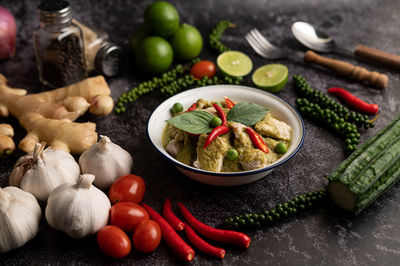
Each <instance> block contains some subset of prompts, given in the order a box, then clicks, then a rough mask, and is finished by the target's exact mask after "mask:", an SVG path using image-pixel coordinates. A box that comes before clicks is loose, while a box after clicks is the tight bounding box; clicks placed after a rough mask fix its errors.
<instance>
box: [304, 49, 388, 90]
mask: <svg viewBox="0 0 400 266" xmlns="http://www.w3.org/2000/svg"><path fill="white" fill-rule="evenodd" d="M304 61H305V62H306V63H311V64H316V65H320V66H323V67H325V68H327V69H329V70H331V71H333V72H335V73H337V74H339V75H342V76H345V77H349V78H351V79H354V80H356V81H361V82H363V83H366V84H368V85H372V86H375V87H376V88H378V89H384V88H386V86H387V85H388V83H389V78H388V76H387V75H385V74H381V73H378V72H376V71H369V70H367V69H366V68H363V67H359V66H354V65H352V64H350V63H348V62H344V61H340V60H336V59H331V58H327V57H324V56H320V55H318V54H316V53H314V52H313V51H307V52H306V53H305V55H304Z"/></svg>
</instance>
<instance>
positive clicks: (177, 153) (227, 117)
mask: <svg viewBox="0 0 400 266" xmlns="http://www.w3.org/2000/svg"><path fill="white" fill-rule="evenodd" d="M215 117H219V118H220V122H221V123H220V125H218V123H217V124H216V123H215V120H216V119H215ZM217 121H218V119H217ZM167 122H168V123H167V125H166V127H165V128H164V131H163V136H162V144H163V147H164V148H165V150H166V151H167V152H168V153H169V154H170V155H171V156H172V157H174V158H175V159H176V160H178V161H180V162H181V163H184V164H186V165H189V166H193V167H196V168H199V169H203V170H207V171H213V172H241V171H249V170H254V169H259V168H263V167H265V166H268V165H270V164H272V163H274V162H275V161H277V160H278V159H279V158H281V157H282V156H283V154H284V153H285V152H286V149H287V148H288V147H289V146H290V141H291V132H292V128H291V127H290V126H289V125H288V124H286V123H285V122H283V121H280V120H278V119H276V118H274V117H272V115H271V113H270V112H269V110H268V109H267V108H265V107H263V106H260V105H257V104H254V103H247V102H238V103H236V104H235V103H233V102H232V101H230V100H229V99H227V98H226V99H225V101H218V102H217V101H208V100H204V99H199V100H197V102H196V103H195V104H193V105H192V107H191V108H189V110H186V111H184V112H180V113H177V114H175V115H174V116H173V117H172V118H171V119H169V120H168V121H167Z"/></svg>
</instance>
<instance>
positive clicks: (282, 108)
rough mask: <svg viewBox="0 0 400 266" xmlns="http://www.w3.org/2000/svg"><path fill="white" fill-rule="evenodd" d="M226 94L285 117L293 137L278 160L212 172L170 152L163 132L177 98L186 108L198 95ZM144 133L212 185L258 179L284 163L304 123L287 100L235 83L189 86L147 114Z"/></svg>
mask: <svg viewBox="0 0 400 266" xmlns="http://www.w3.org/2000/svg"><path fill="white" fill-rule="evenodd" d="M224 96H227V97H228V98H229V99H231V100H233V101H235V102H253V103H256V104H259V105H261V106H265V107H267V108H269V109H270V112H271V114H272V116H273V117H275V118H277V119H279V120H282V121H285V122H286V123H287V124H289V125H290V126H291V127H292V140H291V144H290V147H289V149H288V151H287V152H286V153H285V155H283V156H282V157H281V158H280V159H279V160H278V161H276V162H274V163H273V164H270V165H268V166H266V167H264V168H260V169H256V170H252V171H243V172H232V173H215V172H211V171H205V170H201V169H198V168H195V167H192V166H189V165H186V164H183V163H181V162H179V161H178V160H176V159H175V158H173V157H172V156H171V155H169V154H168V153H167V152H166V150H165V149H164V148H163V145H162V136H161V135H162V132H163V129H164V127H165V125H166V122H165V121H166V120H168V119H169V118H171V113H170V109H171V107H172V105H173V104H174V103H176V102H180V103H181V104H182V105H183V107H184V109H187V108H188V107H189V106H191V105H192V104H193V103H194V102H196V101H197V100H198V99H199V98H203V99H205V100H215V101H217V100H223V97H224ZM147 135H148V137H149V139H150V141H151V143H152V144H153V146H154V147H155V149H156V150H157V151H158V152H159V153H160V154H161V155H162V156H163V157H164V158H166V159H167V160H169V161H170V162H172V163H173V164H175V166H176V167H177V168H178V169H179V171H181V172H182V173H183V174H185V175H187V176H188V177H190V178H192V179H194V180H196V181H199V182H202V183H205V184H209V185H215V186H238V185H243V184H248V183H251V182H254V181H257V180H259V179H261V178H263V177H265V176H266V175H268V174H269V173H271V172H272V170H274V169H275V168H276V167H278V166H280V165H282V164H284V163H285V162H286V161H287V160H289V159H290V158H291V157H293V156H294V155H295V154H296V153H297V151H298V150H299V149H300V147H301V146H302V144H303V140H304V135H305V127H304V122H303V119H302V118H301V116H300V115H299V113H298V112H297V111H296V110H295V109H293V107H291V106H290V105H289V104H288V103H287V102H285V101H284V100H282V99H280V98H279V97H277V96H275V95H273V94H270V93H268V92H265V91H262V90H259V89H254V88H250V87H244V86H235V85H215V86H207V87H201V88H196V89H191V90H187V91H184V92H182V93H179V94H177V95H175V96H173V97H171V98H169V99H167V100H166V101H164V102H163V103H162V104H160V105H159V106H158V107H157V108H156V110H154V112H153V113H152V115H151V116H150V118H149V120H148V122H147Z"/></svg>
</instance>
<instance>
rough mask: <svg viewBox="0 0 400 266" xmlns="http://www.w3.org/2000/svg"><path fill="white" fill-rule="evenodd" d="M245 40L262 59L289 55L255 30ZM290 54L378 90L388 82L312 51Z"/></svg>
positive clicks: (376, 74)
mask: <svg viewBox="0 0 400 266" xmlns="http://www.w3.org/2000/svg"><path fill="white" fill-rule="evenodd" d="M245 38H246V40H247V42H248V43H249V44H250V46H251V47H253V49H254V51H256V53H257V54H259V55H260V56H262V57H264V58H267V59H281V58H285V57H287V56H288V55H289V52H287V51H285V50H284V49H282V48H279V47H277V46H275V45H273V44H272V43H270V42H269V41H268V40H267V39H266V38H265V37H264V36H262V35H261V33H260V32H259V31H258V30H257V29H255V28H254V29H252V30H251V31H250V32H249V33H247V34H246V36H245ZM290 54H291V55H294V56H295V57H297V58H298V57H300V58H302V59H304V61H305V62H306V63H311V64H315V65H319V66H321V67H323V68H326V69H329V70H331V71H333V72H335V73H336V74H339V75H342V76H346V77H349V78H351V79H354V80H356V81H360V82H363V83H366V84H370V85H373V86H375V87H377V88H379V89H383V88H385V87H386V86H387V84H388V81H389V78H388V76H387V75H385V74H381V73H378V72H375V71H373V72H371V71H369V70H367V69H365V68H363V67H359V66H354V65H352V64H350V63H348V62H344V61H341V60H337V59H332V58H327V57H324V56H320V55H318V54H316V53H314V52H313V51H307V52H306V53H303V52H300V51H293V52H291V53H290Z"/></svg>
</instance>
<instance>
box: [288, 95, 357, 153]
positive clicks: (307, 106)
mask: <svg viewBox="0 0 400 266" xmlns="http://www.w3.org/2000/svg"><path fill="white" fill-rule="evenodd" d="M295 103H296V107H297V110H299V112H300V113H301V114H302V115H303V116H304V117H307V118H309V119H312V120H314V121H315V122H317V123H319V124H323V125H324V126H325V127H327V128H329V129H331V130H333V131H334V132H335V133H337V134H339V135H340V136H342V137H344V139H345V147H344V149H345V152H346V154H347V155H349V154H351V153H352V152H353V151H355V150H356V149H357V145H358V143H359V141H360V137H361V136H360V133H359V132H358V130H357V127H356V126H355V125H354V124H352V123H350V122H347V121H345V120H344V119H343V118H342V117H340V116H339V115H338V114H337V113H336V112H334V111H332V110H331V109H329V108H326V109H323V108H321V106H319V105H318V104H316V103H312V102H309V101H308V100H307V99H306V98H297V99H296V101H295Z"/></svg>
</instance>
